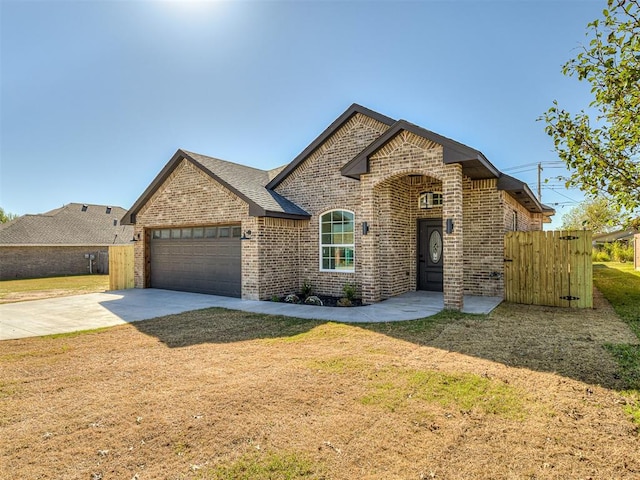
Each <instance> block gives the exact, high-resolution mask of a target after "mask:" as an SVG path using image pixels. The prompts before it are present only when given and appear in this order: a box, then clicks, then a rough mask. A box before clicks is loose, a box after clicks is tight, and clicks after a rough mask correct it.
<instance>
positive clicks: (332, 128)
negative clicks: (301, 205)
mask: <svg viewBox="0 0 640 480" xmlns="http://www.w3.org/2000/svg"><path fill="white" fill-rule="evenodd" d="M358 113H360V114H362V115H366V116H367V117H370V118H373V119H374V120H377V121H379V122H381V123H384V124H385V125H389V126H390V125H393V123H394V120H393V119H392V118H390V117H387V116H386V115H382V114H380V113H378V112H374V111H373V110H370V109H368V108H366V107H363V106H362V105H358V104H357V103H354V104H352V105H351V106H350V107H349V108H347V109H346V110H345V111H344V113H342V115H340V116H339V117H338V118H336V119H335V120H334V121H333V122H332V123H331V125H329V126H328V127H327V128H326V129H325V130H324V131H323V132H322V133H321V134H320V135H318V137H316V139H315V140H314V141H313V142H311V143H310V144H309V146H308V147H307V148H305V149H304V150H303V151H302V152H301V153H300V154H299V155H298V156H297V157H296V158H294V159H293V161H291V163H289V164H288V165H287V166H286V167H284V169H283V170H282V171H281V172H280V173H278V175H276V176H275V177H274V178H273V179H272V180H271V181H270V182H269V183H268V184H267V188H268V189H273V188H275V187H277V186H278V185H279V184H280V183H281V182H282V181H283V180H284V179H285V178H287V176H288V175H289V174H290V173H291V172H292V171H293V170H295V169H296V167H297V166H298V165H300V164H301V163H302V162H304V161H305V160H306V159H307V158H308V157H309V156H310V155H311V154H312V153H313V152H314V151H316V150H317V149H318V148H319V147H320V146H321V145H322V144H323V143H324V142H325V140H327V138H329V137H330V136H331V135H333V134H334V133H335V132H337V131H338V130H339V129H340V128H341V127H342V126H343V125H344V124H345V123H347V122H348V121H349V120H350V119H351V118H352V117H353V116H354V115H356V114H358Z"/></svg>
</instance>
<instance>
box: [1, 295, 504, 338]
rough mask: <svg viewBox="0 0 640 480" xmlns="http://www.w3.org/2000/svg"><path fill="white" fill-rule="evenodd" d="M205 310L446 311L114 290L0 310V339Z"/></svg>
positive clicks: (361, 315)
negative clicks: (220, 308) (339, 305)
mask: <svg viewBox="0 0 640 480" xmlns="http://www.w3.org/2000/svg"><path fill="white" fill-rule="evenodd" d="M500 302H502V299H501V298H499V297H475V296H465V297H464V309H463V312H465V313H489V312H490V311H491V310H493V309H494V308H495V307H497V306H498V305H499V304H500ZM208 307H222V308H228V309H231V310H243V311H246V312H254V313H264V314H268V315H285V316H289V317H298V318H305V319H314V320H327V321H334V322H348V323H368V322H397V321H403V320H415V319H418V318H424V317H428V316H431V315H435V314H436V313H438V312H440V311H441V310H442V309H443V308H444V302H443V296H442V293H438V292H408V293H405V294H403V295H399V296H397V297H394V298H390V299H388V300H385V301H384V302H380V303H376V304H374V305H366V306H363V307H350V308H338V307H316V306H311V305H292V304H288V303H278V302H264V301H254V300H241V299H239V298H229V297H218V296H215V295H203V294H199V293H187V292H175V291H171V290H159V289H154V288H147V289H132V290H118V291H111V292H104V293H90V294H86V295H75V296H71V297H59V298H50V299H43V300H33V301H29V302H18V303H7V304H4V305H0V340H9V339H15V338H25V337H36V336H41V335H50V334H53V333H67V332H74V331H78V330H88V329H93V328H100V327H108V326H113V325H120V324H123V323H129V322H137V321H139V320H147V319H151V318H156V317H161V316H164V315H171V314H175V313H182V312H187V311H190V310H198V309H201V308H208Z"/></svg>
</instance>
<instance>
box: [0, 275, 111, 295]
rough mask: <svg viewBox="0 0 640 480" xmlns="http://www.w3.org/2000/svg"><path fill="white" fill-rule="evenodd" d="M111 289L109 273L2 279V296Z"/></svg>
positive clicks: (0, 292) (0, 293)
mask: <svg viewBox="0 0 640 480" xmlns="http://www.w3.org/2000/svg"><path fill="white" fill-rule="evenodd" d="M99 289H102V290H109V275H71V276H66V277H46V278H29V279H22V280H2V281H0V298H3V297H5V296H7V295H9V294H11V293H21V292H37V291H48V290H71V291H76V290H77V291H85V290H99Z"/></svg>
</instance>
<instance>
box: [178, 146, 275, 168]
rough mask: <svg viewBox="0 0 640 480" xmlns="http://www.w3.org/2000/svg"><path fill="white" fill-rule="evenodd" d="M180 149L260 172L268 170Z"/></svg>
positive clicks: (188, 153) (189, 153)
mask: <svg viewBox="0 0 640 480" xmlns="http://www.w3.org/2000/svg"><path fill="white" fill-rule="evenodd" d="M180 150H182V151H183V152H184V153H186V154H187V155H198V156H199V157H205V158H209V159H211V160H216V161H218V162H224V163H230V164H231V165H236V166H238V167H242V168H245V169H250V170H257V171H259V172H262V173H268V172H269V170H263V169H261V168H258V167H252V166H250V165H244V164H242V163H238V162H232V161H231V160H225V159H223V158H218V157H212V156H210V155H205V154H203V153H197V152H192V151H190V150H185V149H183V148H181V149H180Z"/></svg>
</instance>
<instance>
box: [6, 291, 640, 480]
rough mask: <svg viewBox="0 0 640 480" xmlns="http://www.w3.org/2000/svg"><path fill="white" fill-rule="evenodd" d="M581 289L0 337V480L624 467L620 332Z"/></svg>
mask: <svg viewBox="0 0 640 480" xmlns="http://www.w3.org/2000/svg"><path fill="white" fill-rule="evenodd" d="M594 302H595V305H596V308H594V309H593V310H570V309H560V308H550V307H530V306H522V305H510V304H503V305H501V306H500V307H499V308H498V309H497V310H495V311H494V312H493V313H492V314H491V315H489V316H473V315H462V314H454V313H447V312H444V313H442V314H440V315H438V316H436V317H431V318H429V319H424V320H418V321H414V322H402V323H395V324H375V325H359V326H352V325H343V324H335V323H323V322H312V321H303V320H296V319H290V318H284V317H268V316H262V315H253V314H248V313H242V312H231V311H225V310H220V309H208V310H201V311H196V312H190V313H186V314H181V315H173V316H168V317H163V318H159V319H155V320H149V321H144V322H139V323H137V324H131V325H124V326H120V327H114V328H110V329H106V330H101V331H98V332H86V333H83V334H79V335H78V334H72V335H61V336H56V337H42V338H33V339H22V340H10V341H4V342H1V344H0V346H1V350H0V433H1V435H0V456H1V458H0V478H6V479H13V478H16V479H18V478H20V479H22V478H41V479H46V478H52V479H53V478H56V479H90V480H98V479H104V480H106V479H126V480H129V479H134V478H135V479H137V480H143V479H292V478H316V479H353V478H358V479H416V480H418V479H427V478H442V479H474V478H482V479H485V478H514V479H521V478H522V479H524V478H526V479H534V478H535V479H546V478H558V479H560V478H594V479H596V478H597V479H600V478H603V479H604V478H607V479H608V478H615V479H626V478H628V479H632V478H634V479H635V478H639V477H640V436H639V432H640V423H634V421H633V416H632V415H633V412H635V411H637V409H638V408H639V407H638V404H637V403H636V402H637V401H638V397H637V392H636V394H634V393H633V392H632V393H625V392H624V390H625V389H627V388H629V386H630V385H629V384H628V381H629V379H628V378H627V376H625V375H624V371H623V370H621V368H620V365H619V364H618V363H617V362H616V360H615V357H614V355H613V354H612V353H611V352H610V351H609V350H606V349H605V348H604V345H609V344H611V345H633V344H637V343H638V339H637V338H636V337H635V335H634V334H633V333H632V331H631V330H630V328H629V326H628V325H627V324H626V323H624V322H623V321H621V320H620V319H619V318H618V317H617V316H616V314H615V312H614V311H613V309H612V307H611V306H610V305H609V304H608V303H607V302H606V301H605V300H604V299H603V298H602V297H601V296H600V295H596V296H595V299H594ZM634 395H635V396H634Z"/></svg>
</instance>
